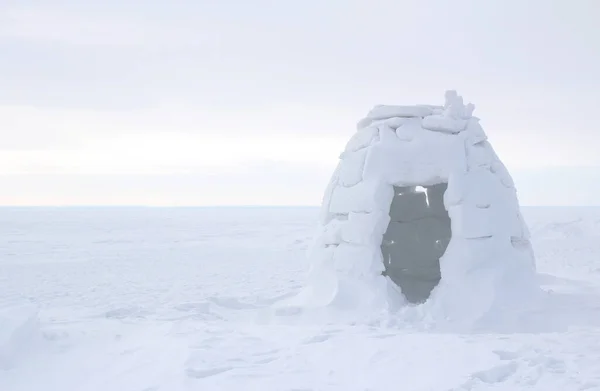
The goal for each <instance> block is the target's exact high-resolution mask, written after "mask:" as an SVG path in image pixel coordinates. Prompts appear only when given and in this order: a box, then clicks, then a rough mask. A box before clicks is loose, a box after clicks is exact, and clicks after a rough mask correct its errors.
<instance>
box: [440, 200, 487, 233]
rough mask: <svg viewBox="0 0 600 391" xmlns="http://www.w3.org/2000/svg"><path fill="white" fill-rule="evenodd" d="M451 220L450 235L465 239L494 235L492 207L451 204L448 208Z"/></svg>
mask: <svg viewBox="0 0 600 391" xmlns="http://www.w3.org/2000/svg"><path fill="white" fill-rule="evenodd" d="M448 214H449V215H450V219H451V221H452V237H455V236H458V237H462V238H465V239H477V238H487V237H491V236H494V234H495V232H496V221H495V220H494V211H493V209H492V208H491V207H490V208H487V209H480V208H477V207H475V206H472V205H457V206H452V207H450V208H449V210H448Z"/></svg>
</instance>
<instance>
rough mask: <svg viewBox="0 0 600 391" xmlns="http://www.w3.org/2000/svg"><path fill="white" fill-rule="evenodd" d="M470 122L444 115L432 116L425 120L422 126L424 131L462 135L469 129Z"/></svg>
mask: <svg viewBox="0 0 600 391" xmlns="http://www.w3.org/2000/svg"><path fill="white" fill-rule="evenodd" d="M467 124H468V121H467V120H464V119H455V118H449V117H445V116H443V115H430V116H428V117H425V118H423V123H422V126H423V128H424V129H427V130H432V131H435V132H444V133H452V134H456V133H460V132H462V131H463V130H465V129H466V128H467Z"/></svg>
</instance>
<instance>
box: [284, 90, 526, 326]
mask: <svg viewBox="0 0 600 391" xmlns="http://www.w3.org/2000/svg"><path fill="white" fill-rule="evenodd" d="M473 110H474V105H472V104H466V105H465V104H464V103H463V99H462V98H461V97H460V96H459V95H458V94H457V93H456V92H455V91H448V92H446V94H445V104H444V105H443V106H433V105H414V106H389V105H378V106H375V107H374V108H373V109H372V110H371V111H370V112H369V113H368V114H367V116H366V117H365V118H364V119H362V120H360V121H359V122H358V126H357V128H358V129H357V132H356V133H355V134H354V135H353V136H352V137H351V139H350V140H349V142H348V143H347V145H346V147H345V149H344V151H343V152H342V154H341V155H340V162H339V164H338V166H337V168H336V170H335V172H334V173H333V176H332V179H331V181H330V183H329V185H328V187H327V189H326V190H325V196H324V199H323V206H322V213H321V220H320V226H319V229H318V232H317V235H316V238H315V244H314V246H313V248H312V249H311V251H310V253H309V258H310V263H311V270H310V277H309V280H308V283H307V286H306V288H305V289H304V291H303V292H302V293H301V294H300V295H298V296H297V297H296V298H295V299H294V300H292V301H290V302H288V303H287V304H288V305H292V304H294V305H300V306H304V307H334V308H338V309H340V308H342V309H345V310H351V311H361V310H363V309H369V310H373V309H382V308H390V306H391V305H392V303H398V302H402V295H401V294H399V293H398V291H397V289H395V288H394V287H393V286H391V284H390V281H389V279H386V277H385V276H383V275H382V270H383V262H382V254H381V244H382V237H383V235H384V233H385V231H386V228H387V226H388V224H389V222H390V216H389V213H390V205H391V202H392V199H393V197H394V186H417V185H420V186H426V185H433V184H439V183H446V184H447V186H448V188H447V190H446V192H445V194H444V207H445V208H446V210H447V211H448V214H449V216H450V219H451V230H452V238H451V240H450V243H449V245H448V247H447V249H446V251H445V253H444V255H443V256H442V258H441V259H440V269H441V281H440V283H439V285H438V286H437V287H436V288H435V289H434V291H433V293H432V295H431V297H430V299H429V300H428V301H427V302H426V303H425V304H424V305H423V306H422V307H424V308H425V307H426V308H428V309H429V310H428V311H429V315H430V316H433V317H434V318H436V317H437V318H439V319H446V320H447V319H460V320H461V321H467V322H468V321H475V320H476V319H480V318H482V317H485V316H486V314H489V313H490V311H493V309H494V308H499V307H503V306H506V305H510V303H516V302H523V300H524V297H525V296H528V295H529V294H531V292H533V291H535V283H534V277H533V275H534V271H535V262H534V258H533V252H532V250H531V245H530V243H529V232H528V230H527V227H526V225H525V223H524V220H523V218H522V216H521V213H520V210H519V203H518V199H517V195H516V189H515V186H514V183H513V181H512V178H511V176H510V174H509V173H508V171H507V169H506V167H505V166H504V165H503V164H502V162H501V161H500V159H499V158H498V156H497V155H496V153H495V152H494V150H493V148H492V146H491V145H490V143H489V142H488V141H487V136H486V134H485V132H484V131H483V129H482V127H481V126H480V124H479V119H478V118H476V117H474V116H473Z"/></svg>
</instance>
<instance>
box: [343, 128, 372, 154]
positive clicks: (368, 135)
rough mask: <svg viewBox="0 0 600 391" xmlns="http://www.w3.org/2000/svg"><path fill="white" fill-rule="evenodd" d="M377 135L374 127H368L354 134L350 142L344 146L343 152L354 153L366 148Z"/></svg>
mask: <svg viewBox="0 0 600 391" xmlns="http://www.w3.org/2000/svg"><path fill="white" fill-rule="evenodd" d="M378 135H379V130H378V129H377V128H376V127H369V128H366V129H362V130H359V131H358V132H356V133H354V135H353V136H352V138H351V139H350V141H348V143H347V144H346V148H345V150H344V152H355V151H358V150H359V149H362V148H366V147H368V146H369V145H370V144H371V143H372V142H373V140H374V139H375V138H376V137H377V136H378Z"/></svg>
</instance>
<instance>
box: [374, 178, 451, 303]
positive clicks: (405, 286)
mask: <svg viewBox="0 0 600 391" xmlns="http://www.w3.org/2000/svg"><path fill="white" fill-rule="evenodd" d="M447 187H448V185H447V184H446V183H441V184H438V185H433V186H426V187H421V186H414V187H396V186H394V198H393V200H392V204H391V206H390V218H391V220H390V224H389V226H388V228H387V231H386V232H385V234H384V236H383V242H382V244H381V252H382V254H383V260H384V265H385V272H384V274H385V275H387V276H389V277H390V278H391V279H392V281H393V282H394V283H395V284H396V285H398V286H399V287H400V289H401V290H402V293H403V294H404V296H406V299H407V300H408V301H409V302H411V303H422V302H424V301H426V300H427V299H428V298H429V295H430V294H431V291H432V290H433V288H435V287H436V286H437V284H438V283H439V282H440V279H441V273H440V257H441V256H442V255H444V252H445V251H446V248H447V247H448V243H449V242H450V238H451V237H452V231H451V227H450V216H448V212H447V211H446V208H445V207H444V192H445V191H446V189H447Z"/></svg>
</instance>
